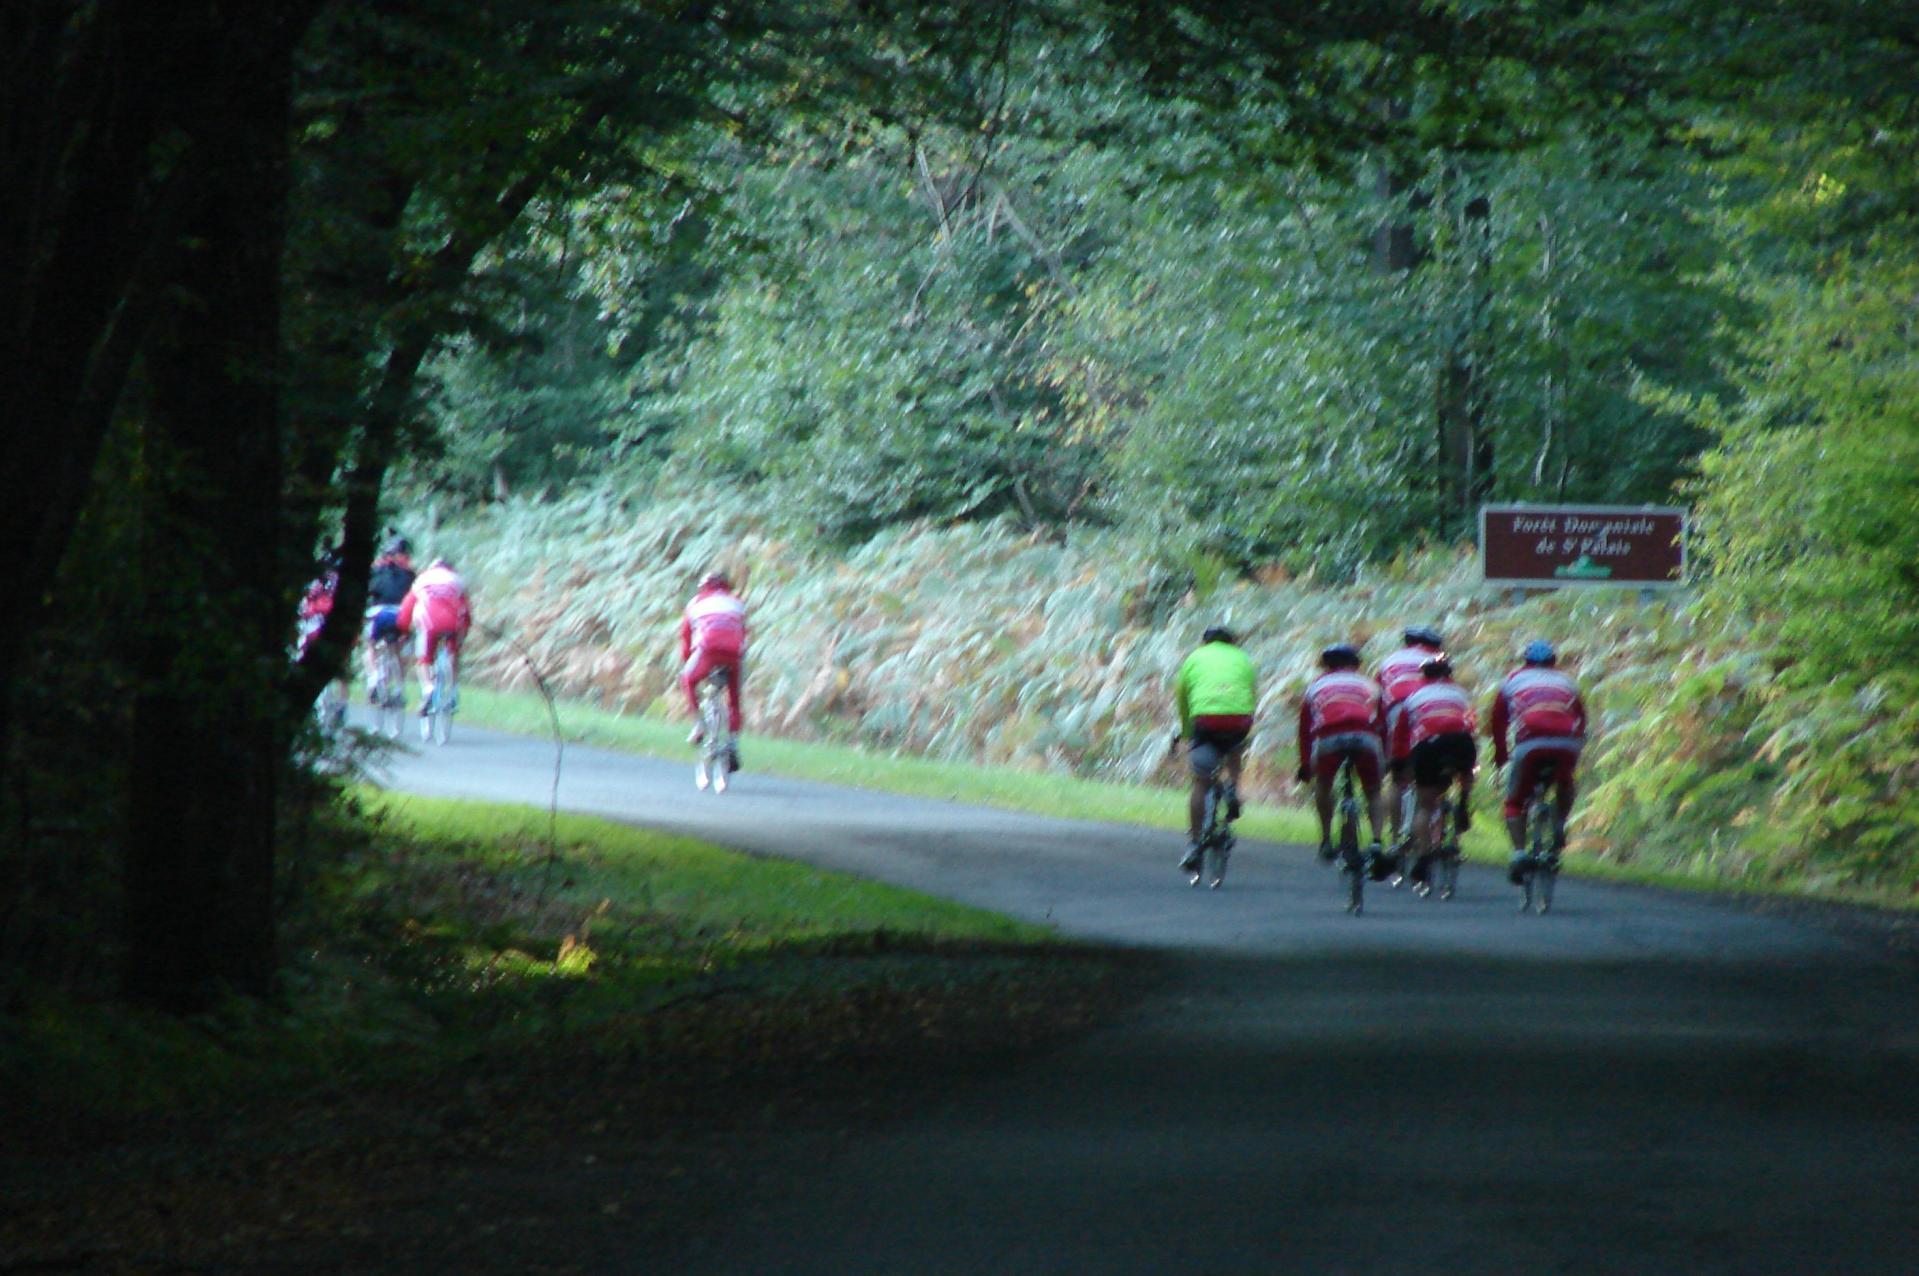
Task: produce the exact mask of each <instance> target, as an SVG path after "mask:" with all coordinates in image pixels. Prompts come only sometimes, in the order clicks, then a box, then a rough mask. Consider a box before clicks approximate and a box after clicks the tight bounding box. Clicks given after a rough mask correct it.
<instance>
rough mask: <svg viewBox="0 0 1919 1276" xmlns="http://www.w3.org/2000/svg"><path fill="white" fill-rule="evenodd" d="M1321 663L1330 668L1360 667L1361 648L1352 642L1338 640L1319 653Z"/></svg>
mask: <svg viewBox="0 0 1919 1276" xmlns="http://www.w3.org/2000/svg"><path fill="white" fill-rule="evenodd" d="M1319 663H1320V664H1322V665H1324V666H1325V667H1326V668H1328V669H1357V668H1359V650H1358V649H1357V648H1356V647H1354V646H1353V645H1352V644H1351V643H1344V642H1336V643H1334V644H1333V645H1332V646H1330V647H1328V648H1326V650H1324V651H1322V652H1320V653H1319Z"/></svg>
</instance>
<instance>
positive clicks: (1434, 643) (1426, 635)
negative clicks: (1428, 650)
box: [1406, 625, 1446, 647]
mask: <svg viewBox="0 0 1919 1276" xmlns="http://www.w3.org/2000/svg"><path fill="white" fill-rule="evenodd" d="M1406 641H1407V642H1408V643H1411V644H1413V645H1415V646H1421V647H1443V646H1445V645H1446V644H1445V643H1444V642H1443V641H1442V640H1441V639H1440V637H1439V631H1438V630H1437V629H1434V628H1433V627H1432V626H1431V625H1414V626H1413V627H1412V628H1410V629H1408V630H1407V631H1406Z"/></svg>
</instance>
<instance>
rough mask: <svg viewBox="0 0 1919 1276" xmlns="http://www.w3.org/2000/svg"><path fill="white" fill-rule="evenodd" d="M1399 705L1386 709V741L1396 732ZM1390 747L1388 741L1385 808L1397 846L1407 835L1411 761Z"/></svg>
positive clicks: (1394, 842)
mask: <svg viewBox="0 0 1919 1276" xmlns="http://www.w3.org/2000/svg"><path fill="white" fill-rule="evenodd" d="M1400 707H1401V706H1399V705H1394V706H1393V707H1392V708H1390V709H1388V710H1387V711H1386V739H1387V740H1388V741H1391V740H1392V739H1393V738H1394V736H1395V735H1396V734H1397V731H1396V729H1395V728H1396V724H1397V723H1398V721H1399V712H1400ZM1392 748H1393V746H1392V745H1391V744H1390V743H1389V744H1388V745H1387V746H1386V768H1387V770H1388V771H1389V772H1390V773H1391V779H1392V785H1391V788H1392V805H1391V806H1389V807H1388V808H1387V812H1386V813H1387V816H1388V818H1390V819H1391V821H1392V829H1393V845H1395V846H1398V845H1399V844H1400V842H1401V841H1402V840H1403V839H1404V838H1405V837H1406V835H1407V829H1406V826H1405V825H1406V786H1407V784H1408V783H1409V782H1410V777H1411V775H1412V762H1411V761H1410V760H1409V759H1407V758H1404V757H1398V756H1395V755H1394V754H1393V752H1392Z"/></svg>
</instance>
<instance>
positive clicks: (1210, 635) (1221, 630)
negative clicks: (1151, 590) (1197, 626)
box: [1199, 625, 1239, 647]
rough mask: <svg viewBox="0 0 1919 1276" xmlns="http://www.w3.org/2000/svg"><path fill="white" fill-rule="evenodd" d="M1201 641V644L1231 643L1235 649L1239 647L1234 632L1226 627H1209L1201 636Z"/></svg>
mask: <svg viewBox="0 0 1919 1276" xmlns="http://www.w3.org/2000/svg"><path fill="white" fill-rule="evenodd" d="M1199 640H1200V641H1201V642H1224V643H1231V644H1232V645H1233V646H1235V647H1237V646H1238V645H1239V639H1238V638H1236V637H1234V636H1233V631H1232V630H1230V629H1228V628H1227V627H1226V626H1224V625H1213V626H1211V627H1209V628H1208V629H1207V630H1206V632H1205V633H1203V634H1201V635H1200V636H1199Z"/></svg>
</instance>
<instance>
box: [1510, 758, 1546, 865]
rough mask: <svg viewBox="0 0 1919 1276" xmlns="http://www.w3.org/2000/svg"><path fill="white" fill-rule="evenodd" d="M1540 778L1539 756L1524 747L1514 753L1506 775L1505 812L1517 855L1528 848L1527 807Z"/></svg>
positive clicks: (1514, 851)
mask: <svg viewBox="0 0 1919 1276" xmlns="http://www.w3.org/2000/svg"><path fill="white" fill-rule="evenodd" d="M1538 780H1539V767H1538V758H1537V757H1536V756H1535V755H1534V754H1533V753H1531V752H1529V751H1527V750H1523V749H1522V750H1520V751H1519V752H1518V753H1516V754H1514V755H1513V759H1512V769H1511V770H1510V771H1509V772H1508V773H1507V775H1506V806H1505V810H1504V814H1505V816H1506V836H1507V837H1508V838H1509V839H1510V840H1511V841H1512V844H1513V853H1514V854H1515V855H1519V854H1524V853H1525V850H1526V807H1527V805H1528V804H1529V803H1531V801H1532V796H1533V789H1534V787H1535V786H1536V785H1537V784H1538Z"/></svg>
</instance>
